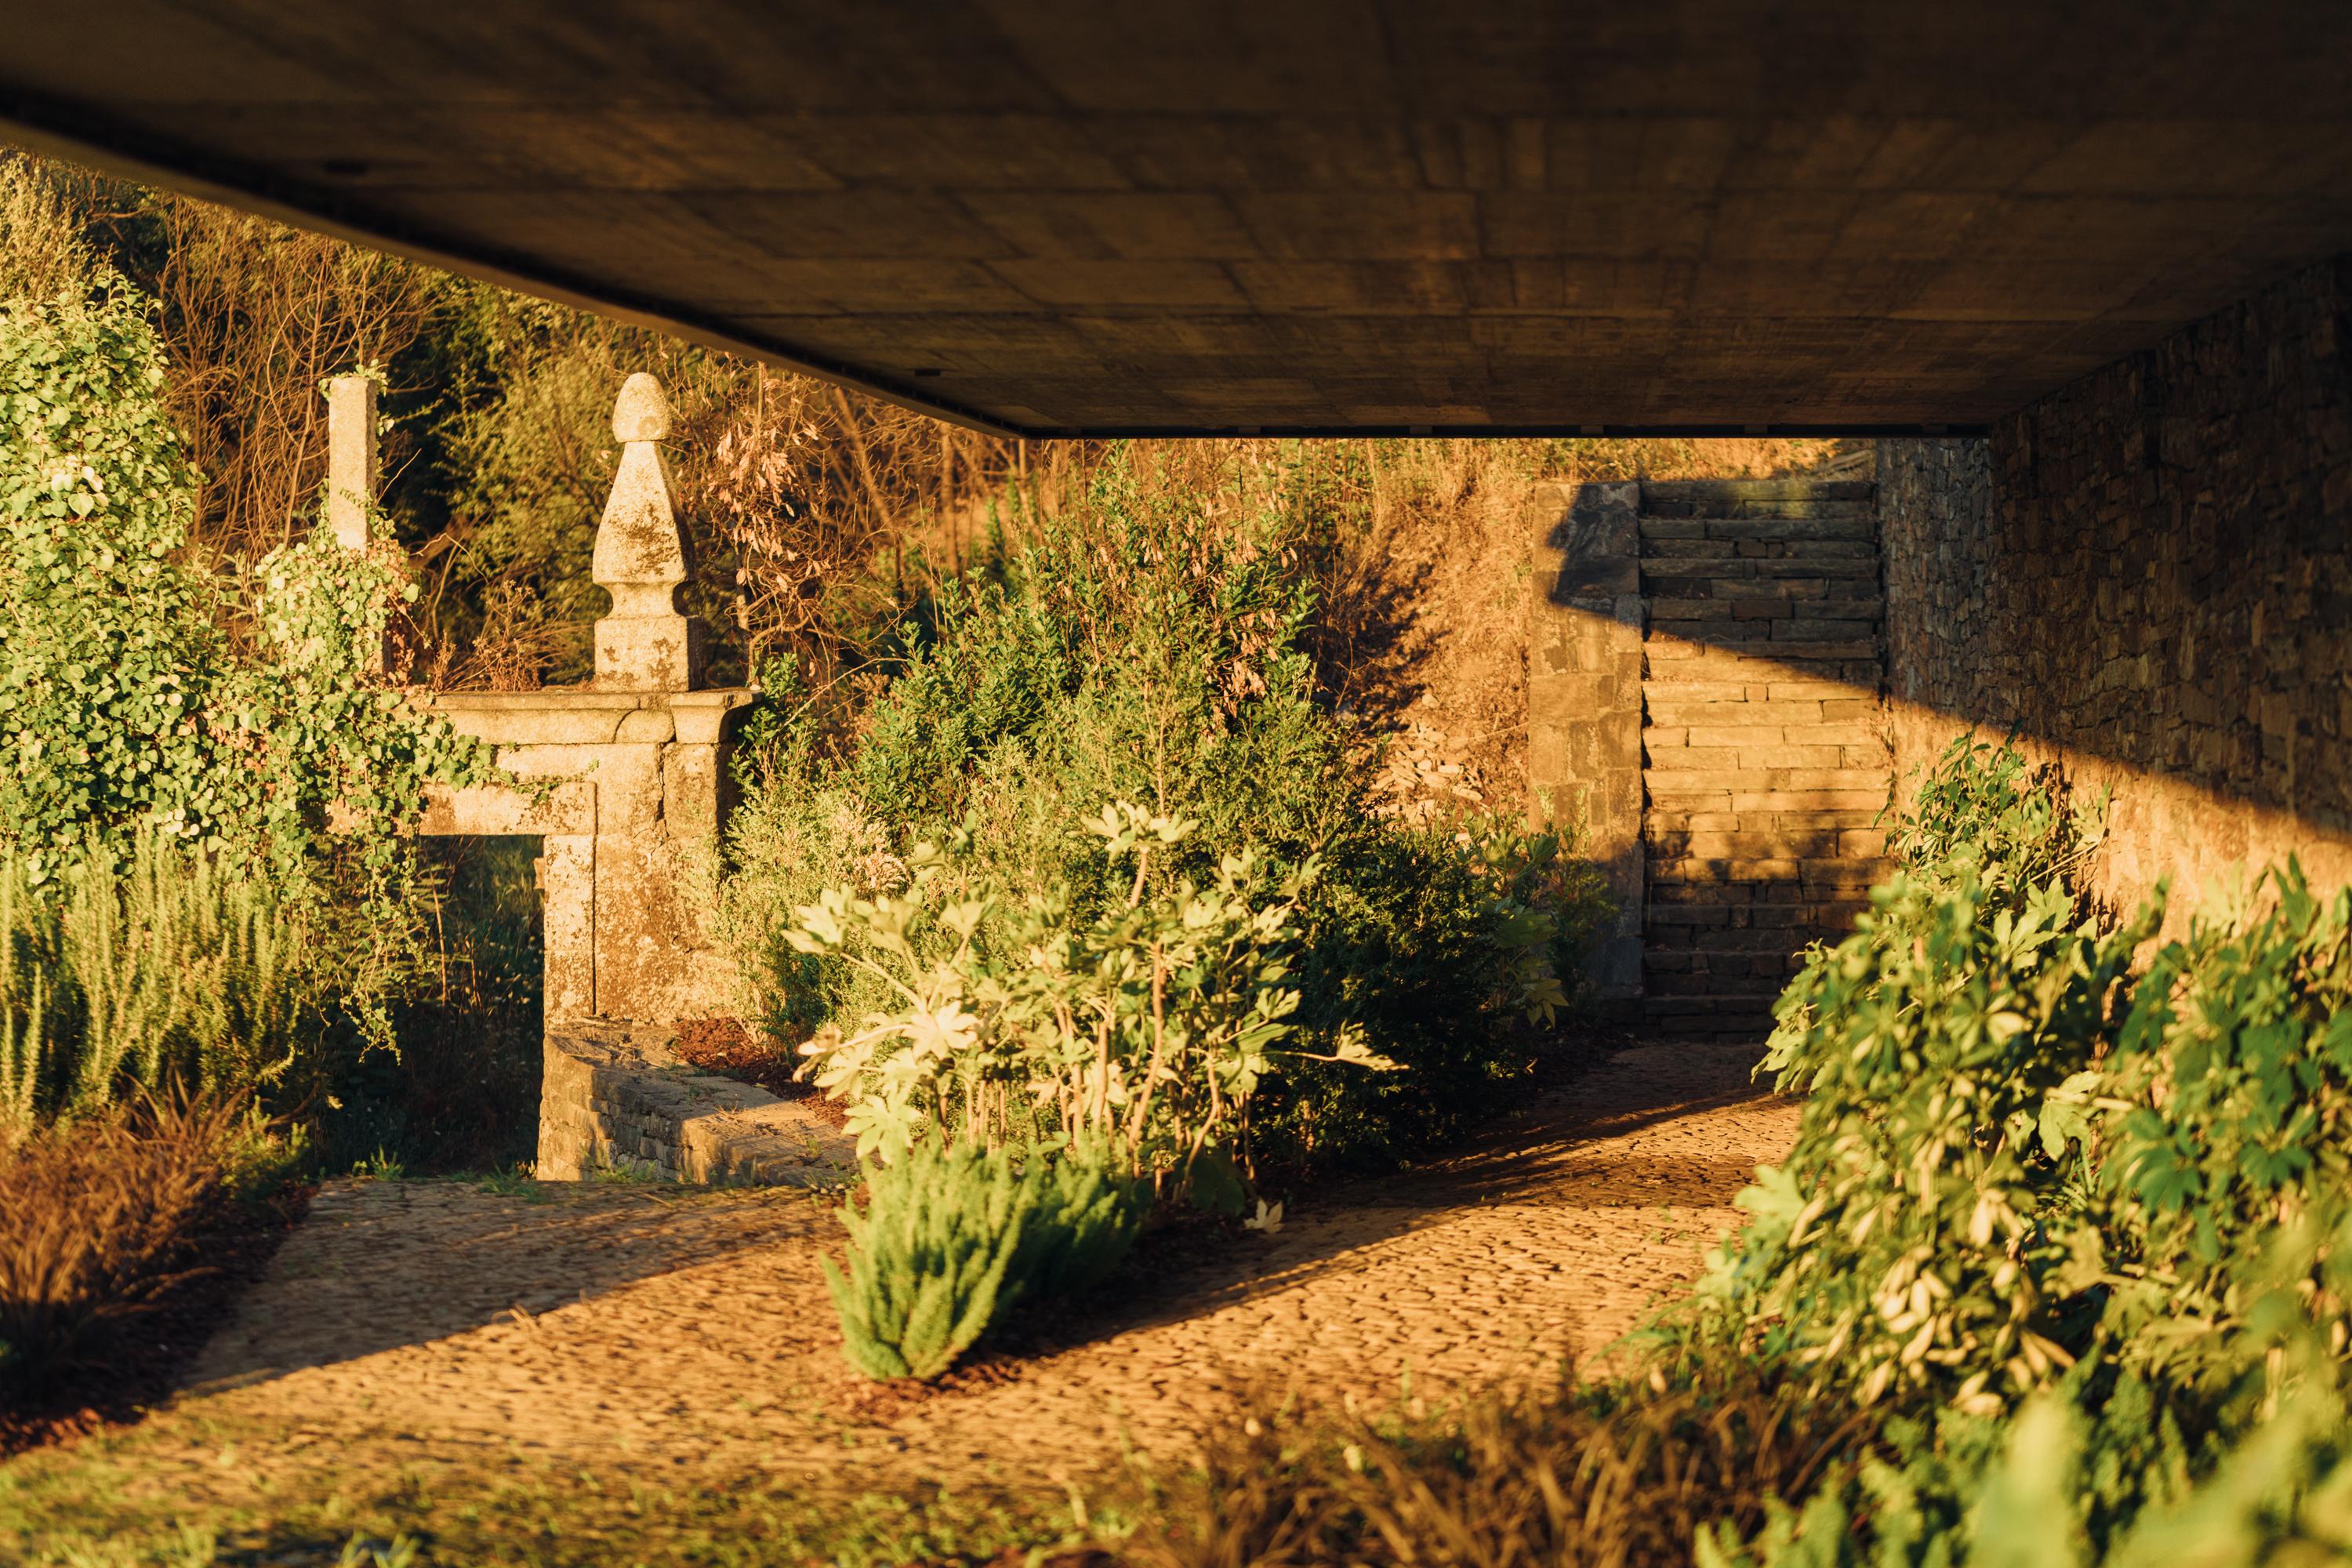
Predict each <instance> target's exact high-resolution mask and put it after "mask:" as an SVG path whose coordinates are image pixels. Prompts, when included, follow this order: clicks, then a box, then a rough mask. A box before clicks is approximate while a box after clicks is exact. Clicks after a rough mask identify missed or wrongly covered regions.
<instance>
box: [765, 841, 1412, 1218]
mask: <svg viewBox="0 0 2352 1568" xmlns="http://www.w3.org/2000/svg"><path fill="white" fill-rule="evenodd" d="M1088 826H1089V827H1090V829H1091V831H1092V832H1093V833H1095V834H1096V835H1097V836H1098V837H1100V838H1101V839H1102V840H1103V842H1104V846H1105V855H1106V858H1107V861H1108V864H1110V865H1112V866H1114V867H1118V868H1126V867H1128V866H1130V865H1131V866H1132V867H1133V871H1132V872H1131V873H1130V878H1131V883H1132V888H1133V892H1132V896H1131V901H1129V902H1126V903H1120V904H1113V905H1112V906H1110V907H1109V908H1108V909H1106V910H1100V911H1099V912H1097V913H1095V914H1093V915H1092V916H1091V918H1088V917H1087V916H1083V915H1080V914H1079V913H1077V912H1076V910H1074V909H1073V908H1072V904H1073V902H1074V900H1072V898H1071V897H1070V895H1069V894H1068V893H1067V892H1066V891H1060V890H1056V891H1053V892H1047V893H1033V894H1030V895H1029V896H1028V897H1026V898H1025V899H1023V898H1021V897H1020V895H1019V894H1018V892H1017V891H1016V890H1015V889H1012V888H1008V887H1006V886H1004V885H1003V883H1002V882H1000V881H998V880H997V879H995V878H994V876H992V874H990V873H989V872H988V871H986V870H982V871H981V872H979V873H978V874H976V875H974V874H971V873H967V874H966V875H965V876H964V877H963V878H962V879H961V882H962V886H961V888H958V889H955V890H957V891H961V892H963V893H966V894H967V895H969V896H968V897H966V898H964V899H962V900H958V901H952V902H951V901H949V898H948V890H949V881H950V878H951V877H953V875H954V873H955V872H956V870H957V866H956V862H955V861H954V860H953V859H952V858H949V857H946V856H943V855H940V853H938V852H937V851H933V850H930V849H929V848H922V849H919V850H918V851H917V853H916V854H915V855H914V856H912V857H911V858H910V859H911V866H912V878H913V880H912V882H911V884H910V886H909V888H908V891H907V892H905V893H904V894H901V895H898V896H896V897H890V896H885V897H881V898H877V899H872V900H866V899H856V898H852V897H849V896H848V895H846V894H845V893H842V892H839V891H835V892H829V893H827V894H826V895H825V897H824V901H823V902H821V903H819V904H816V905H813V906H810V907H807V908H804V909H803V910H800V911H799V913H800V916H801V923H800V924H799V926H798V927H797V928H795V930H794V931H793V932H792V933H791V940H792V941H793V942H794V944H795V945H796V946H798V947H799V948H800V949H801V951H803V952H809V953H812V954H822V953H835V952H839V953H844V954H845V955H846V959H847V962H848V963H851V964H853V965H855V966H856V967H858V968H860V969H863V970H866V971H867V972H868V973H872V974H873V975H874V976H876V977H877V979H878V980H880V981H882V982H883V983H884V984H887V985H888V986H889V987H890V988H891V989H892V990H893V991H894V992H895V993H896V997H895V1003H896V1005H894V1006H892V1007H891V1008H889V1009H888V1010H887V1011H879V1012H877V1013H875V1014H873V1015H871V1016H868V1018H867V1019H866V1022H865V1025H864V1026H863V1027H861V1028H860V1029H858V1030H857V1032H856V1033H855V1034H849V1035H844V1034H842V1033H841V1032H840V1031H839V1030H837V1029H829V1030H827V1031H826V1032H824V1033H822V1034H820V1035H819V1036H818V1037H816V1038H815V1039H814V1040H813V1041H811V1042H810V1043H809V1044H808V1045H807V1046H805V1047H803V1051H804V1052H805V1053H806V1054H807V1055H809V1056H810V1057H811V1058H813V1064H814V1076H815V1079H816V1081H817V1082H818V1083H819V1084H820V1085H822V1086H823V1087H824V1089H826V1090H827V1091H828V1092H831V1093H833V1094H835V1096H837V1097H838V1098H840V1099H842V1100H845V1101H846V1102H847V1104H848V1107H849V1112H848V1114H849V1126H850V1128H851V1129H852V1130H853V1131H856V1134H857V1138H858V1150H859V1152H861V1153H863V1152H866V1151H868V1150H871V1149H875V1148H881V1149H883V1150H886V1151H892V1152H895V1151H896V1150H898V1149H902V1148H904V1147H906V1145H907V1144H908V1142H911V1141H913V1140H914V1139H916V1138H918V1137H920V1136H924V1135H937V1134H938V1133H940V1132H942V1131H944V1132H950V1133H952V1134H953V1135H955V1136H957V1137H960V1138H965V1139H969V1140H972V1141H975V1142H981V1141H984V1142H992V1143H999V1144H1001V1143H1007V1142H1013V1143H1024V1142H1035V1141H1040V1140H1052V1141H1057V1142H1058V1141H1066V1140H1070V1139H1076V1138H1081V1137H1084V1138H1088V1139H1092V1140H1096V1141H1098V1142H1100V1144H1101V1145H1102V1146H1103V1147H1105V1148H1106V1149H1115V1150H1116V1151H1117V1152H1118V1157H1119V1159H1120V1160H1121V1162H1122V1163H1124V1164H1125V1166H1126V1168H1127V1169H1129V1171H1132V1172H1134V1173H1138V1174H1146V1175H1151V1176H1154V1177H1158V1176H1161V1175H1165V1174H1168V1173H1182V1174H1189V1173H1191V1171H1192V1166H1193V1164H1194V1162H1195V1161H1196V1160H1198V1159H1199V1158H1200V1157H1201V1156H1202V1154H1203V1153H1222V1152H1223V1150H1224V1149H1225V1147H1226V1146H1227V1145H1228V1144H1229V1143H1230V1142H1233V1141H1234V1140H1235V1139H1236V1138H1238V1137H1239V1136H1240V1135H1241V1133H1242V1131H1243V1130H1244V1128H1245V1127H1246V1125H1247V1117H1248V1113H1249V1108H1250V1103H1251V1100H1252V1097H1253V1096H1254V1095H1255V1093H1256V1090H1257V1086H1258V1084H1259V1082H1260V1081H1261V1080H1262V1079H1264V1078H1265V1076H1266V1074H1267V1072H1268V1071H1269V1069H1270V1068H1271V1067H1272V1065H1273V1062H1274V1060H1275V1058H1276V1056H1277V1055H1282V1054H1291V1053H1296V1052H1297V1051H1298V1050H1299V1049H1300V1047H1298V1046H1297V1045H1296V1044H1294V1043H1293V1042H1292V1039H1291V1037H1292V1034H1293V1026H1292V1024H1291V1022H1290V1019H1291V1016H1292V1015H1293V1014H1295V1013H1296V1012H1297V1008H1298V993H1297V991H1296V990H1295V989H1293V988H1291V987H1290V986H1288V985H1287V984H1285V982H1286V979H1287V977H1288V975H1289V973H1290V970H1289V959H1290V955H1291V949H1292V948H1293V947H1294V945H1295V944H1296V942H1297V910H1298V904H1299V900H1300V897H1301V895H1302V894H1303V892H1304V891H1305V889H1306V888H1307V885H1308V884H1309V883H1310V882H1311V881H1312V879H1313V878H1314V876H1315V872H1316V868H1315V865H1314V863H1313V862H1311V861H1310V862H1309V863H1308V864H1307V865H1306V866H1305V867H1302V868H1299V869H1298V870H1297V871H1294V872H1291V873H1289V874H1288V875H1286V876H1284V877H1281V878H1279V879H1275V878H1272V877H1270V876H1269V875H1268V874H1267V871H1266V868H1265V867H1264V866H1263V864H1262V863H1261V862H1260V861H1259V860H1258V859H1257V858H1256V857H1255V855H1253V854H1251V853H1249V852H1248V851H1246V850H1244V851H1243V852H1241V853H1239V854H1233V855H1227V856H1225V857H1224V858H1223V860H1222V861H1221V862H1220V863H1219V865H1218V867H1217V870H1216V875H1215V878H1214V879H1213V881H1211V882H1209V883H1207V884H1205V885H1201V884H1196V883H1194V882H1193V881H1192V880H1191V879H1189V878H1187V879H1183V880H1181V881H1178V882H1176V883H1175V884H1174V885H1173V886H1172V887H1171V888H1167V889H1166V890H1164V891H1155V892H1147V891H1146V889H1147V887H1148V886H1149V884H1150V875H1149V873H1150V864H1151V861H1152V859H1153V858H1154V856H1155V855H1166V856H1171V857H1174V856H1181V855H1183V854H1184V853H1185V851H1187V850H1188V849H1189V848H1190V847H1191V846H1190V844H1189V842H1188V841H1189V840H1190V839H1191V837H1192V824H1191V823H1187V822H1171V821H1170V820H1169V819H1168V818H1166V817H1162V816H1149V815H1147V814H1146V813H1145V812H1144V811H1143V809H1142V808H1141V807H1139V806H1135V805H1129V804H1128V803H1127V802H1124V801H1122V802H1119V803H1118V805H1115V806H1113V807H1110V808H1108V809H1106V810H1105V811H1104V813H1103V816H1102V818H1101V820H1100V821H1098V822H1096V823H1092V824H1089V825H1088ZM853 933H854V934H855V935H856V939H857V940H856V946H857V947H862V948H863V949H865V950H866V952H871V953H872V954H874V955H875V956H872V957H868V956H865V954H864V953H861V952H855V951H852V945H853V944H852V937H853ZM941 938H945V939H948V940H951V941H952V942H953V945H952V947H948V948H947V950H946V952H945V953H944V955H943V956H940V957H939V958H936V959H934V958H931V957H930V956H929V954H930V953H932V952H938V951H939V950H940V948H942V947H945V946H946V942H945V941H942V940H940V939H941ZM1333 1054H1334V1055H1335V1056H1336V1057H1338V1058H1340V1059H1343V1060H1346V1061H1349V1062H1350V1063H1352V1064H1354V1065H1356V1066H1357V1067H1359V1068H1373V1069H1378V1068H1386V1067H1388V1066H1390V1065H1391V1064H1390V1063H1387V1062H1385V1061H1383V1060H1381V1058H1376V1057H1373V1056H1370V1054H1369V1053H1367V1052H1365V1051H1364V1050H1363V1049H1362V1047H1361V1046H1360V1043H1358V1042H1357V1041H1356V1040H1355V1039H1354V1038H1352V1037H1342V1038H1341V1040H1340V1041H1339V1046H1338V1048H1337V1050H1336V1051H1335V1052H1334V1053H1333Z"/></svg>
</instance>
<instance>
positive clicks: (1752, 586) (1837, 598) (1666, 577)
mask: <svg viewBox="0 0 2352 1568" xmlns="http://www.w3.org/2000/svg"><path fill="white" fill-rule="evenodd" d="M1717 564H1719V565H1722V566H1724V567H1727V568H1729V567H1734V566H1776V567H1777V566H1786V565H1789V564H1790V563H1788V562H1785V561H1728V562H1720V563H1717ZM1852 564H1853V565H1855V566H1862V565H1864V564H1865V563H1862V562H1854V563H1852ZM1812 573H1813V568H1811V567H1802V568H1800V570H1799V571H1798V573H1797V574H1792V575H1785V576H1774V577H1758V576H1754V575H1752V574H1741V573H1738V572H1734V571H1728V570H1727V571H1723V572H1707V573H1699V574H1693V573H1687V572H1675V573H1669V574H1659V573H1654V572H1644V573H1643V574H1642V593H1643V596H1644V597H1646V598H1649V599H1652V600H1657V599H1683V600H1696V601H1698V602H1700V603H1702V604H1704V603H1707V602H1710V601H1712V602H1716V603H1721V602H1723V601H1725V600H1731V601H1735V602H1736V601H1739V600H1743V599H1790V600H1793V601H1795V602H1797V603H1799V604H1807V605H1819V604H1850V603H1853V601H1855V600H1859V599H1876V598H1878V597H1880V596H1881V595H1880V592H1879V586H1878V574H1877V573H1875V572H1868V573H1864V572H1859V571H1858V572H1856V573H1855V574H1853V576H1850V577H1822V576H1818V575H1813V574H1812ZM1849 613H1853V612H1849ZM1870 613H1871V614H1872V615H1876V614H1877V613H1878V612H1877V611H1875V610H1873V611H1871V612H1870Z"/></svg>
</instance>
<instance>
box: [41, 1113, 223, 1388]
mask: <svg viewBox="0 0 2352 1568" xmlns="http://www.w3.org/2000/svg"><path fill="white" fill-rule="evenodd" d="M241 1138H242V1139H243V1140H244V1141H246V1142H250V1141H251V1139H250V1136H249V1133H248V1131H247V1120H246V1117H245V1115H244V1113H243V1112H242V1111H241V1110H238V1109H237V1108H236V1107H235V1106H234V1105H233V1104H230V1103H227V1102H215V1103H213V1104H211V1105H208V1106H197V1107H189V1106H184V1105H175V1104H167V1103H165V1102H163V1101H161V1100H143V1101H142V1102H141V1103H140V1104H138V1105H136V1106H134V1107H131V1108H127V1109H123V1110H116V1111H114V1112H111V1113H110V1114H107V1115H103V1116H98V1117H90V1118H82V1119H78V1120H75V1121H66V1122H61V1123H58V1124H57V1125H55V1126H52V1127H46V1128H43V1129H40V1130H39V1131H21V1130H18V1131H11V1130H8V1129H6V1128H5V1127H0V1391H7V1392H15V1393H22V1392H26V1391H29V1390H34V1389H37V1388H39V1387H41V1386H42V1385H44V1384H47V1383H48V1382H49V1381H51V1380H52V1379H53V1378H55V1377H56V1376H57V1375H58V1373H61V1372H63V1371H64V1370H66V1369H67V1368H68V1367H70V1366H72V1365H73V1364H75V1363H78V1362H80V1361H83V1360H86V1359H87V1358H88V1357H89V1356H91V1355H94V1354H96V1353H98V1352H100V1350H101V1349H102V1348H103V1343H104V1336H105V1334H106V1333H107V1331H110V1330H111V1329H113V1328H115V1327H117V1326H119V1325H120V1324H121V1322H123V1321H125V1320H127V1319H129V1318H131V1317H132V1316H134V1315H136V1314H138V1313H140V1312H142V1311H144V1310H147V1309H148V1308H149V1307H150V1306H152V1304H153V1303H154V1301H155V1300H156V1299H157V1298H158V1297H159V1296H160V1295H161V1294H162V1293H163V1291H164V1290H166V1289H169V1288H170V1287H171V1286H172V1285H173V1283H175V1282H176V1281H177V1280H179V1279H182V1278H183V1277H184V1274H185V1272H186V1270H187V1269H188V1268H191V1267H192V1266H194V1250H195V1237H196V1235H197V1233H198V1232H199V1231H201V1230H202V1229H203V1228H204V1226H205V1224H206V1222H207V1221H208V1220H209V1219H210V1218H211V1216H212V1215H214V1213H215V1210H216V1209H217V1208H218V1206H219V1205H220V1204H221V1202H222V1200H223V1198H224V1196H225V1194H226V1191H227V1189H228V1185H229V1184H230V1183H231V1182H232V1181H233V1180H234V1179H235V1177H236V1171H237V1166H238V1163H239V1155H238V1153H237V1147H236V1146H237V1144H238V1143H239V1142H240V1139H241Z"/></svg>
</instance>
